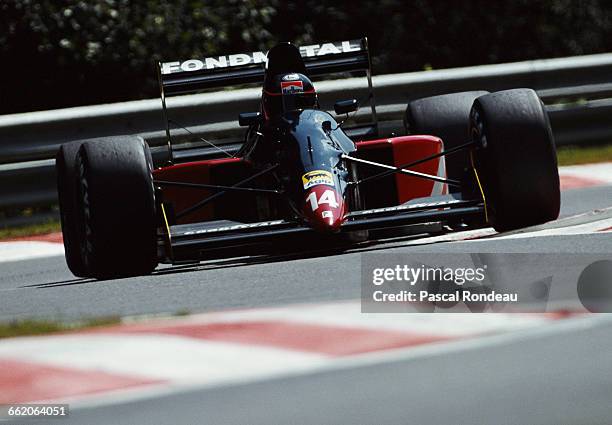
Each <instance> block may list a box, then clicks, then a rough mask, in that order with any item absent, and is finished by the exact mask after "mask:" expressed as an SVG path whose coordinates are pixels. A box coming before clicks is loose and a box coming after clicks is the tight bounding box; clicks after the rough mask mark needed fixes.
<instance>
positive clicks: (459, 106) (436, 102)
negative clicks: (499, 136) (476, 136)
mask: <svg viewBox="0 0 612 425" xmlns="http://www.w3.org/2000/svg"><path fill="white" fill-rule="evenodd" d="M487 93H489V92H487V91H466V92H459V93H450V94H443V95H439V96H431V97H425V98H422V99H417V100H413V101H411V102H410V103H409V104H408V106H407V108H406V113H405V115H404V126H405V127H406V129H407V131H408V132H409V133H410V134H429V135H432V136H437V137H439V138H440V139H442V141H443V142H444V149H445V150H448V149H451V148H454V147H457V146H459V145H462V144H464V143H466V142H468V141H469V140H470V134H469V118H470V110H471V109H472V105H473V104H474V100H476V98H478V97H479V96H482V95H485V94H487ZM445 162H446V174H447V176H448V177H449V178H451V179H455V180H463V178H464V175H465V173H466V170H467V169H469V168H470V167H469V154H468V151H467V150H464V151H459V152H457V153H454V154H452V155H449V156H447V157H445ZM449 189H450V190H451V191H452V192H454V191H458V190H459V189H458V188H455V187H454V186H450V187H449Z"/></svg>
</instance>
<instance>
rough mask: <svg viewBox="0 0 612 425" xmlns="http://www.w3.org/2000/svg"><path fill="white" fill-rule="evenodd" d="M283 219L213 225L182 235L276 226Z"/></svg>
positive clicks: (281, 222)
mask: <svg viewBox="0 0 612 425" xmlns="http://www.w3.org/2000/svg"><path fill="white" fill-rule="evenodd" d="M283 223H285V221H283V220H274V221H262V222H259V223H245V224H236V225H233V226H223V227H213V228H209V229H198V230H189V231H187V232H184V233H183V234H182V235H183V236H189V235H202V234H206V233H217V232H230V231H235V230H246V229H255V228H258V227H269V226H276V225H279V224H283Z"/></svg>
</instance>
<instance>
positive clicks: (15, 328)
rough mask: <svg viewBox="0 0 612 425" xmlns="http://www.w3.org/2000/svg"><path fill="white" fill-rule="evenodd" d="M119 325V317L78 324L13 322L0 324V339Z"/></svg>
mask: <svg viewBox="0 0 612 425" xmlns="http://www.w3.org/2000/svg"><path fill="white" fill-rule="evenodd" d="M119 323H121V319H120V318H119V317H102V318H97V319H88V320H82V321H78V322H60V321H51V320H33V319H26V320H14V321H10V322H6V323H0V338H12V337H16V336H31V335H45V334H52V333H58V332H67V331H74V330H79V329H86V328H92V327H97V326H109V325H116V324H119Z"/></svg>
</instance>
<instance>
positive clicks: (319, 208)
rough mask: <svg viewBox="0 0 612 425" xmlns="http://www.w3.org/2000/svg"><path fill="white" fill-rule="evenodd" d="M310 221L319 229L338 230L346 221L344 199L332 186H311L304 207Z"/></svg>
mask: <svg viewBox="0 0 612 425" xmlns="http://www.w3.org/2000/svg"><path fill="white" fill-rule="evenodd" d="M302 210H303V213H304V215H305V216H306V217H307V218H308V221H309V222H310V223H311V224H312V226H313V227H315V228H316V229H318V230H322V231H326V232H337V231H338V230H340V226H341V225H342V223H343V222H344V215H345V212H346V211H345V204H344V199H342V196H340V194H339V193H338V192H336V191H335V190H334V189H333V188H332V187H330V186H326V185H318V186H314V187H312V188H310V189H309V190H308V191H307V192H306V197H305V198H304V206H303V208H302Z"/></svg>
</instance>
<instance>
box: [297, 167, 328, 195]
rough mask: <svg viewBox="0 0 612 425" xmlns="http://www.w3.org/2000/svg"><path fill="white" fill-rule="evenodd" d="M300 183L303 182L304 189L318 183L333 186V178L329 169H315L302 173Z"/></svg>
mask: <svg viewBox="0 0 612 425" xmlns="http://www.w3.org/2000/svg"><path fill="white" fill-rule="evenodd" d="M302 183H303V184H304V190H307V189H310V188H311V187H313V186H317V185H320V184H326V185H328V186H332V187H333V186H334V179H333V177H332V174H331V173H330V172H329V171H325V170H315V171H309V172H307V173H306V174H304V175H303V176H302Z"/></svg>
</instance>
